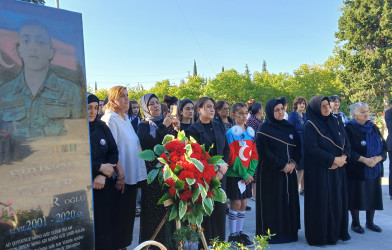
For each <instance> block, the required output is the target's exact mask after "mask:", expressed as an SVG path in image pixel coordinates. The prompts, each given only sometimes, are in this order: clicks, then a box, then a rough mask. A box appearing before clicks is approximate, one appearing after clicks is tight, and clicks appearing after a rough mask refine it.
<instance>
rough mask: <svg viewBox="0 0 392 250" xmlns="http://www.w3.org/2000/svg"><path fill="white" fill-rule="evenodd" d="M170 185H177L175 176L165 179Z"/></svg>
mask: <svg viewBox="0 0 392 250" xmlns="http://www.w3.org/2000/svg"><path fill="white" fill-rule="evenodd" d="M165 182H166V183H167V184H168V185H169V186H170V187H174V186H175V185H176V182H175V181H174V180H173V178H171V177H169V178H168V179H167V180H166V181H165Z"/></svg>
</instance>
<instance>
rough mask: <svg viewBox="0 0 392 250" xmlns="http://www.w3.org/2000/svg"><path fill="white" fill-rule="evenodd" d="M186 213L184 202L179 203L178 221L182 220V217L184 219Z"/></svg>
mask: <svg viewBox="0 0 392 250" xmlns="http://www.w3.org/2000/svg"><path fill="white" fill-rule="evenodd" d="M185 213H186V202H185V201H180V213H179V215H180V219H182V217H184V215H185Z"/></svg>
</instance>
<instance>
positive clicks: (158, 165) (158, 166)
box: [155, 162, 163, 168]
mask: <svg viewBox="0 0 392 250" xmlns="http://www.w3.org/2000/svg"><path fill="white" fill-rule="evenodd" d="M155 167H156V168H162V167H163V165H162V163H160V162H158V163H157V165H156V166H155Z"/></svg>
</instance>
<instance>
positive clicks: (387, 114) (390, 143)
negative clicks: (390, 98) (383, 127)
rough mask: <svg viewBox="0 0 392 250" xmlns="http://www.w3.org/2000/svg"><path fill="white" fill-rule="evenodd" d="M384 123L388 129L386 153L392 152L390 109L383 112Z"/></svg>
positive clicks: (391, 109) (391, 117) (391, 111)
mask: <svg viewBox="0 0 392 250" xmlns="http://www.w3.org/2000/svg"><path fill="white" fill-rule="evenodd" d="M385 123H386V124H387V128H388V138H387V147H388V152H391V151H392V108H390V109H388V110H387V111H386V112H385Z"/></svg>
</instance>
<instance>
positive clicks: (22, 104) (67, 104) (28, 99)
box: [0, 21, 82, 141]
mask: <svg viewBox="0 0 392 250" xmlns="http://www.w3.org/2000/svg"><path fill="white" fill-rule="evenodd" d="M16 50H17V52H18V54H19V56H20V58H21V59H22V61H23V68H22V71H21V72H20V74H19V75H18V76H17V77H16V78H15V79H14V80H12V81H10V82H7V83H4V84H3V85H2V86H0V100H1V102H0V120H2V121H3V122H4V123H7V124H8V127H9V128H10V130H9V132H10V134H11V137H12V138H14V141H23V140H24V139H26V138H39V137H45V136H58V135H63V134H65V133H66V130H65V127H64V119H77V118H81V117H82V99H81V93H80V89H79V87H78V86H77V85H76V84H75V83H73V82H71V81H68V80H65V79H63V78H60V77H58V76H57V75H56V74H55V73H54V72H52V71H51V70H50V61H51V60H52V59H53V56H54V54H55V51H54V49H53V48H52V45H51V38H50V36H49V32H48V31H47V29H46V28H45V27H44V26H42V25H41V24H40V23H38V22H36V21H30V22H27V23H25V24H24V25H23V26H22V28H21V29H20V32H19V41H18V43H17V44H16Z"/></svg>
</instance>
